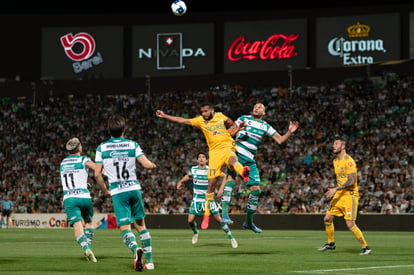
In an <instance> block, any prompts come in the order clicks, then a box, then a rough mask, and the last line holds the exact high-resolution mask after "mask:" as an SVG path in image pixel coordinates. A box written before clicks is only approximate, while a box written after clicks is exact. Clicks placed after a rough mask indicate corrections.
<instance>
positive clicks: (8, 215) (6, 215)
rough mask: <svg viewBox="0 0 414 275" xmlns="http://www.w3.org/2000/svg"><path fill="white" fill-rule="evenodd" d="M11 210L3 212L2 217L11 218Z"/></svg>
mask: <svg viewBox="0 0 414 275" xmlns="http://www.w3.org/2000/svg"><path fill="white" fill-rule="evenodd" d="M10 212H11V211H10V209H3V211H2V212H1V215H2V216H3V217H7V218H8V217H10Z"/></svg>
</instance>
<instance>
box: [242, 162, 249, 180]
mask: <svg viewBox="0 0 414 275" xmlns="http://www.w3.org/2000/svg"><path fill="white" fill-rule="evenodd" d="M249 174H250V168H249V166H244V167H243V172H242V175H241V177H242V178H243V181H244V182H248V181H249Z"/></svg>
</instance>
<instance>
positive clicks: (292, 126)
mask: <svg viewBox="0 0 414 275" xmlns="http://www.w3.org/2000/svg"><path fill="white" fill-rule="evenodd" d="M298 128H299V122H298V121H290V122H289V129H288V131H287V132H286V133H285V134H284V135H283V136H282V135H279V134H278V133H276V134H275V135H274V136H273V139H274V140H276V142H277V143H279V144H282V143H283V142H285V141H286V140H288V138H289V137H290V135H292V133H294V132H295V131H296V130H297V129H298Z"/></svg>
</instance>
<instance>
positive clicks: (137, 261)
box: [134, 247, 144, 271]
mask: <svg viewBox="0 0 414 275" xmlns="http://www.w3.org/2000/svg"><path fill="white" fill-rule="evenodd" d="M143 255H144V251H143V250H142V248H140V247H138V248H137V250H135V254H134V269H135V270H136V271H142V269H143V268H144V266H143V263H142V256H143Z"/></svg>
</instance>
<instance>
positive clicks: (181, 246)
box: [0, 228, 414, 275]
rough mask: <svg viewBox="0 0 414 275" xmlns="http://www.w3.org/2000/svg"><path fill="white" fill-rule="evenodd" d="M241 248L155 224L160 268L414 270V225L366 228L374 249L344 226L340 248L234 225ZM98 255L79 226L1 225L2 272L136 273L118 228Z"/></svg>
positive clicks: (217, 234)
mask: <svg viewBox="0 0 414 275" xmlns="http://www.w3.org/2000/svg"><path fill="white" fill-rule="evenodd" d="M232 231H233V235H234V236H235V237H236V239H237V241H238V243H239V247H238V248H236V249H234V248H232V247H231V245H230V241H229V240H228V239H227V236H226V235H225V234H224V232H223V231H221V230H218V229H207V230H201V231H200V236H199V240H198V243H197V244H195V245H192V244H191V237H192V232H191V230H189V229H188V230H175V229H174V230H172V229H171V230H170V229H150V232H151V235H152V239H153V257H154V262H155V270H151V271H149V270H144V271H143V272H145V273H153V274H212V275H215V274H237V275H241V274H253V275H256V274H335V275H337V274H358V275H361V274H375V275H381V274H398V275H401V274H414V260H413V259H414V232H377V231H375V232H374V231H365V232H364V234H365V237H366V239H367V241H368V242H369V245H370V246H371V248H372V250H373V252H372V254H371V255H367V256H361V255H359V252H360V245H359V243H358V242H357V241H356V240H355V239H354V237H353V235H352V234H351V233H350V232H349V231H337V232H336V245H337V248H336V250H334V251H326V252H318V251H317V248H318V247H319V246H321V245H323V244H324V243H325V241H326V236H325V232H324V231H293V230H292V231H280V230H265V231H263V233H261V234H255V233H253V232H252V231H250V230H238V229H233V230H232ZM92 248H93V251H94V253H95V256H96V258H97V260H98V262H97V263H90V262H87V261H86V259H85V258H84V256H83V253H82V250H81V248H80V247H79V246H78V244H77V243H76V242H75V240H74V237H73V230H72V229H15V228H9V229H4V228H3V229H0V274H13V275H14V274H30V275H35V274H68V275H69V274H128V273H136V271H135V270H134V269H133V259H132V253H131V252H130V251H129V250H128V248H127V247H126V246H125V245H124V244H123V243H122V240H121V236H120V233H119V231H118V230H102V229H101V230H96V231H95V240H94V243H93V245H92Z"/></svg>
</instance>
